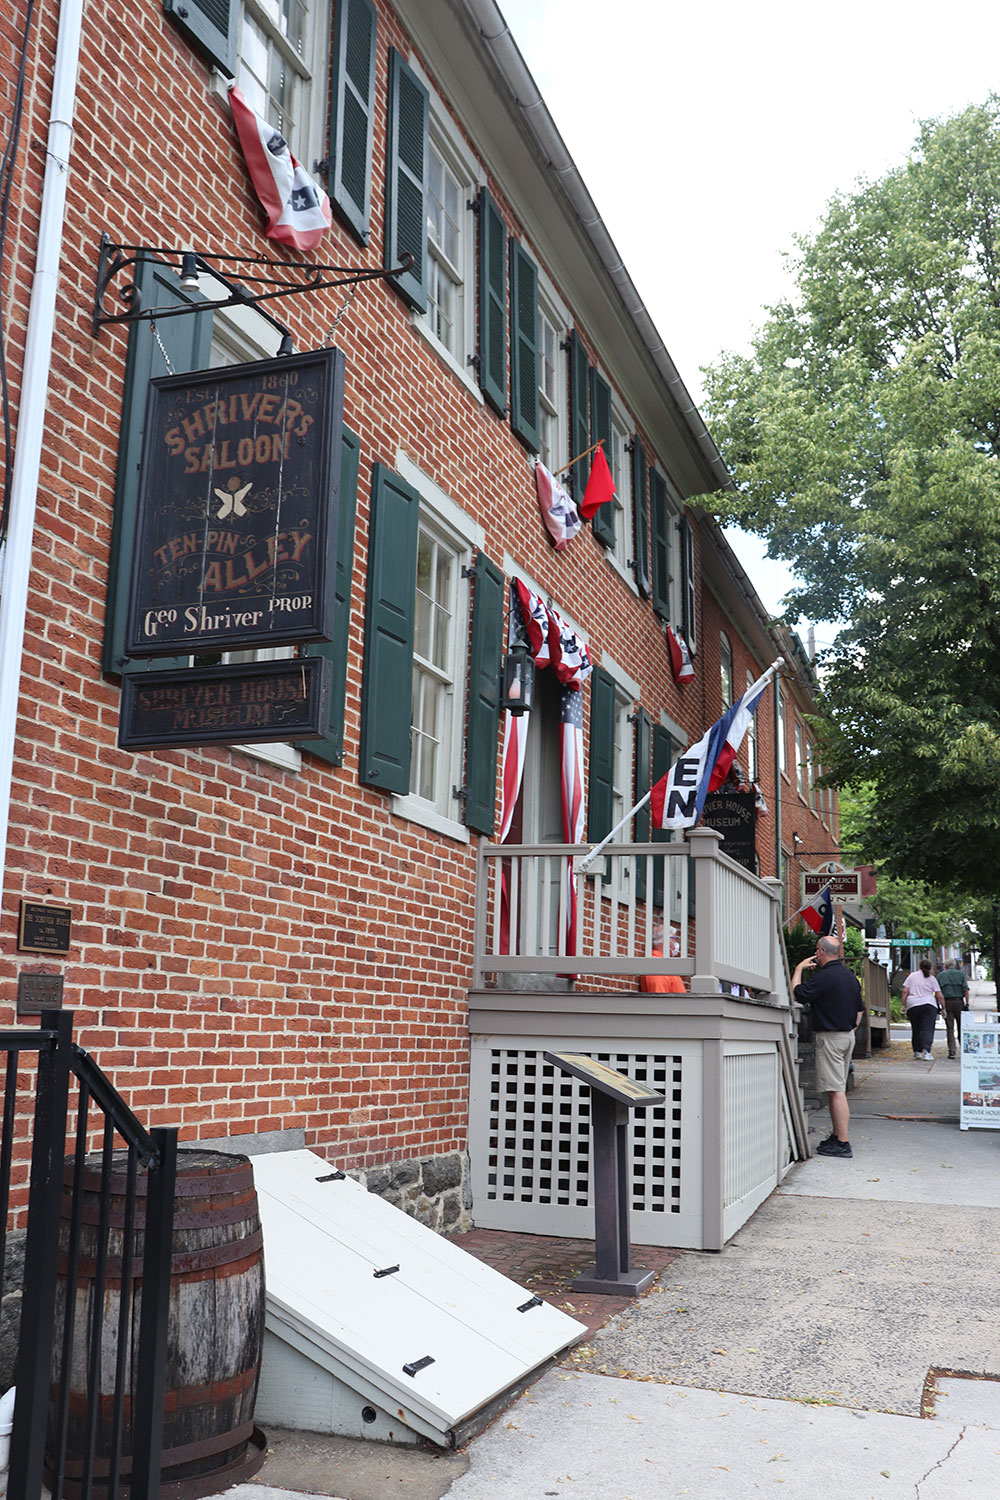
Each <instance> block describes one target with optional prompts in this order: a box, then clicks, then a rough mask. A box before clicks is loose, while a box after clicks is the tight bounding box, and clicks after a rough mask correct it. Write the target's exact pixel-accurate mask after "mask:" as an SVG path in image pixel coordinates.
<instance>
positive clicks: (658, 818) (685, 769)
mask: <svg viewBox="0 0 1000 1500" xmlns="http://www.w3.org/2000/svg"><path fill="white" fill-rule="evenodd" d="M779 661H780V658H779ZM779 661H774V662H772V663H771V665H770V666H769V667H768V669H767V671H766V672H765V673H764V674H763V675H762V676H761V677H758V678H757V681H756V682H754V683H751V685H750V687H748V688H747V690H746V692H745V693H744V694H743V697H742V698H740V699H738V700H737V702H736V703H734V704H733V706H732V708H728V709H727V710H726V712H725V713H724V714H723V715H722V718H721V719H718V720H716V722H715V723H714V724H713V725H712V727H711V729H709V730H708V731H707V732H706V733H705V734H703V735H702V737H701V739H700V740H699V741H698V743H697V744H696V745H691V746H690V747H689V748H688V749H687V750H685V751H684V754H683V755H681V756H679V757H678V758H677V760H675V761H674V763H673V765H672V766H671V767H670V770H669V771H668V772H667V773H666V775H665V776H661V777H660V779H659V781H658V782H657V783H656V785H655V786H654V787H653V789H652V791H651V792H650V808H651V810H652V815H653V827H654V828H693V827H694V825H695V824H696V823H697V821H698V819H699V818H700V817H701V814H702V809H703V808H704V806H705V798H706V797H707V796H708V794H709V792H714V791H716V790H717V788H718V787H720V786H721V785H722V783H723V782H724V781H725V779H726V777H727V776H728V775H729V768H730V766H731V765H732V763H733V760H734V759H735V756H736V752H737V750H738V749H739V748H740V745H741V744H742V743H743V736H744V735H745V734H746V732H747V729H748V728H749V727H750V720H751V719H752V718H753V715H754V711H755V710H756V707H757V703H758V701H759V699H760V697H761V694H762V693H763V692H764V689H765V688H766V687H767V685H768V683H769V682H770V680H771V676H772V673H773V672H774V670H775V668H776V667H777V666H778V665H779Z"/></svg>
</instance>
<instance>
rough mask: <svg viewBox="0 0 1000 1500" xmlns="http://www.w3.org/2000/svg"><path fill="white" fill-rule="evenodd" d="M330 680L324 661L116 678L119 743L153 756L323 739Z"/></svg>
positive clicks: (327, 663) (247, 664)
mask: <svg viewBox="0 0 1000 1500" xmlns="http://www.w3.org/2000/svg"><path fill="white" fill-rule="evenodd" d="M332 681H333V663H332V662H331V661H329V660H328V659H327V658H326V657H323V656H308V657H301V658H299V659H298V660H292V659H289V660H287V661H264V662H238V663H234V664H226V665H224V666H218V667H193V668H183V669H181V670H179V671H176V672H137V673H133V674H132V675H131V676H128V677H124V678H123V679H122V704H121V720H120V722H119V726H118V743H119V745H121V746H122V748H123V749H126V750H153V749H160V748H166V747H168V746H171V745H243V744H255V743H267V742H269V741H270V742H274V741H278V740H293V739H294V740H308V739H321V738H322V736H323V735H324V734H326V733H327V730H328V728H329V724H330V690H331V684H332Z"/></svg>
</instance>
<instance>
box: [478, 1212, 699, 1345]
mask: <svg viewBox="0 0 1000 1500" xmlns="http://www.w3.org/2000/svg"><path fill="white" fill-rule="evenodd" d="M454 1243H455V1244H456V1245H459V1246H460V1247H461V1248H462V1249H463V1250H468V1251H469V1253H470V1255H475V1256H476V1257H477V1259H479V1260H482V1261H485V1262H486V1264H487V1265H490V1266H493V1267H495V1269H496V1270H498V1271H501V1272H502V1273H503V1274H504V1276H509V1277H510V1279H511V1280H512V1281H516V1282H517V1284H518V1286H523V1287H525V1288H526V1289H527V1290H528V1291H530V1292H532V1293H533V1294H534V1295H535V1296H537V1297H542V1298H544V1299H545V1301H546V1302H551V1303H552V1305H553V1307H558V1308H559V1309H560V1311H561V1312H565V1313H569V1315H570V1317H571V1318H576V1319H577V1321H578V1322H580V1323H586V1325H587V1334H588V1336H589V1335H590V1334H592V1333H595V1332H596V1331H597V1329H598V1328H600V1327H601V1326H602V1325H603V1324H604V1323H606V1322H607V1320H608V1318H610V1317H611V1316H612V1314H613V1313H617V1312H621V1310H622V1308H624V1307H628V1306H629V1304H630V1303H632V1302H634V1300H635V1299H634V1297H610V1296H595V1295H584V1294H582V1293H579V1294H578V1293H576V1292H574V1291H573V1290H572V1288H571V1286H570V1283H571V1282H572V1280H573V1278H574V1276H578V1275H580V1273H581V1272H582V1271H585V1270H586V1269H587V1268H588V1267H589V1266H592V1265H593V1264H594V1242H593V1240H571V1239H558V1238H556V1237H555V1236H553V1235H543V1234H512V1233H508V1232H507V1231H506V1230H501V1229H470V1230H468V1231H467V1233H465V1234H458V1235H455V1237H454ZM681 1254H683V1251H681V1250H667V1249H664V1248H663V1247H662V1246H660V1245H633V1246H632V1265H633V1266H640V1267H643V1268H644V1269H646V1270H650V1271H657V1272H660V1271H662V1270H663V1269H664V1268H665V1267H666V1266H669V1265H670V1263H671V1261H674V1260H676V1259H677V1257H678V1256H679V1255H681ZM655 1285H656V1283H655V1281H654V1282H653V1286H655Z"/></svg>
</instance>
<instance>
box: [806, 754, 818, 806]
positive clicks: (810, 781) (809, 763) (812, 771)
mask: <svg viewBox="0 0 1000 1500" xmlns="http://www.w3.org/2000/svg"><path fill="white" fill-rule="evenodd" d="M806 791H807V798H808V802H809V806H810V807H811V808H812V810H813V812H815V811H816V794H817V788H816V762H815V759H814V747H813V742H812V740H810V739H807V740H806Z"/></svg>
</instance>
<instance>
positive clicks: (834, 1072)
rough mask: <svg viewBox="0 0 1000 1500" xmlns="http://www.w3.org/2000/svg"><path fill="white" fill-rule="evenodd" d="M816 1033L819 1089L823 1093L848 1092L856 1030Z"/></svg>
mask: <svg viewBox="0 0 1000 1500" xmlns="http://www.w3.org/2000/svg"><path fill="white" fill-rule="evenodd" d="M815 1035H816V1087H817V1089H818V1090H819V1092H820V1093H821V1094H843V1093H846V1091H847V1074H848V1070H849V1069H850V1066H851V1054H852V1053H853V1051H854V1032H853V1031H817V1032H816V1034H815Z"/></svg>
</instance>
